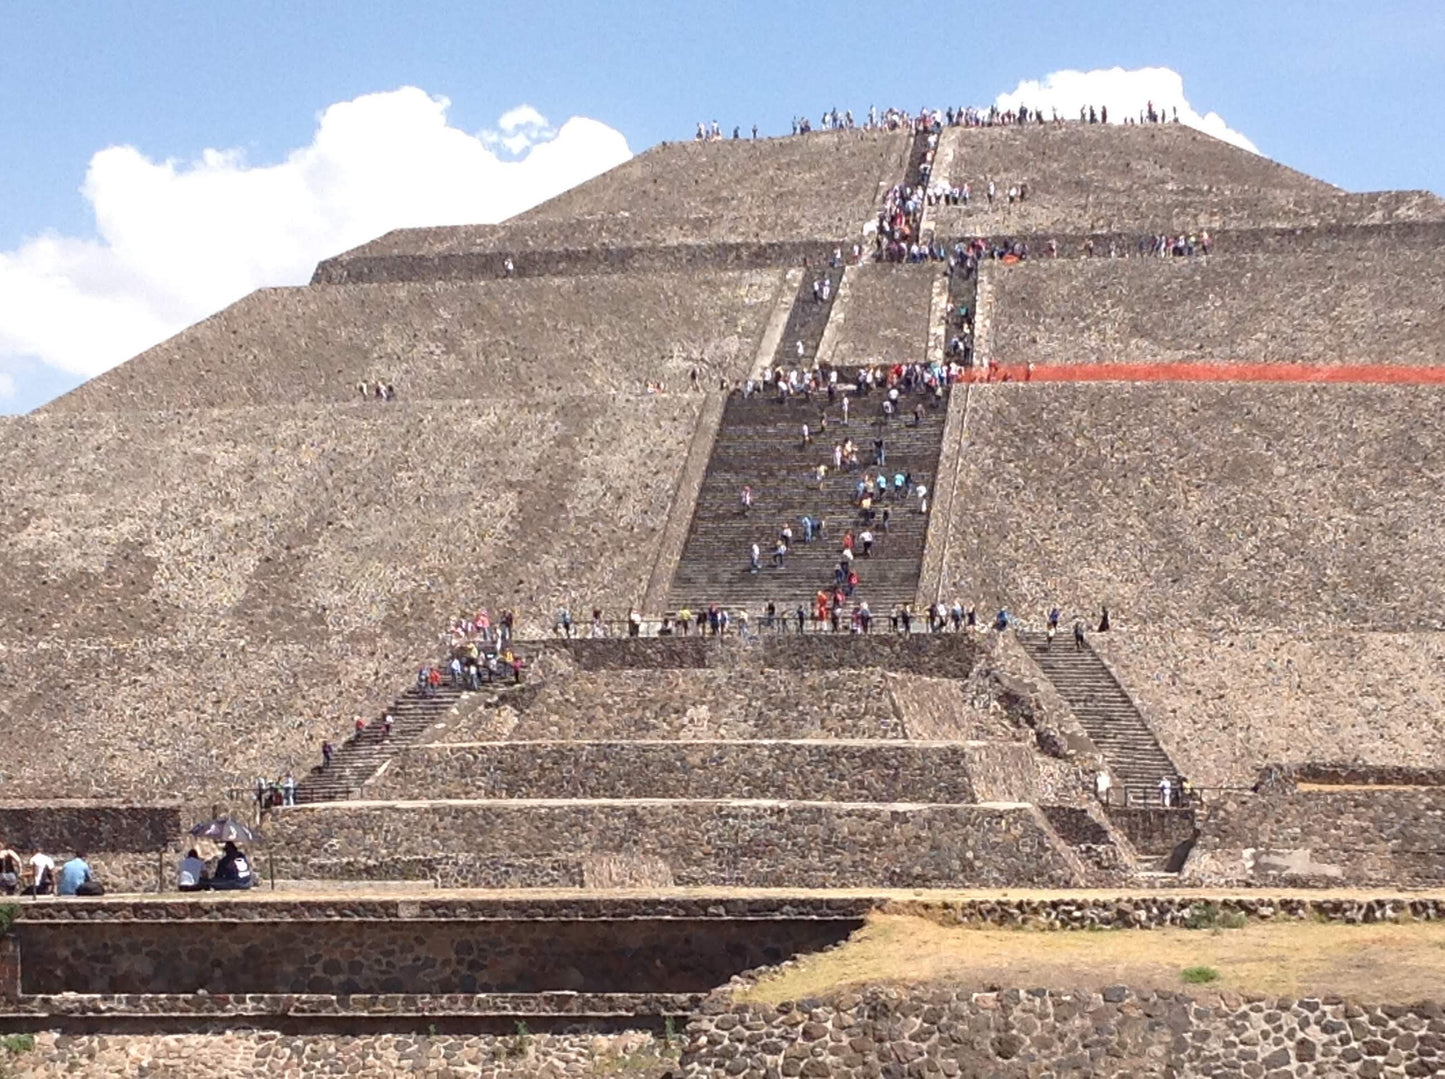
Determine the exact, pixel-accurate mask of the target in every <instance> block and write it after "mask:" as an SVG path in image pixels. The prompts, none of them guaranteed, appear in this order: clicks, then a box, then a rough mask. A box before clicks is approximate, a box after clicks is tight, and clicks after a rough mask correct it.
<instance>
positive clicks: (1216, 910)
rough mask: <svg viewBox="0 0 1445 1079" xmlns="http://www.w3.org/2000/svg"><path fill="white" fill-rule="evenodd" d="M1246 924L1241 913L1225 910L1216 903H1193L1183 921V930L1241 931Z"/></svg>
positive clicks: (1244, 917)
mask: <svg viewBox="0 0 1445 1079" xmlns="http://www.w3.org/2000/svg"><path fill="white" fill-rule="evenodd" d="M1248 924H1249V918H1248V917H1247V916H1246V915H1245V914H1244V912H1243V911H1238V910H1225V909H1224V908H1223V907H1220V906H1219V905H1218V904H1216V903H1195V904H1194V906H1192V907H1190V908H1189V916H1188V917H1187V918H1185V919H1184V928H1185V929H1243V928H1244V927H1245V926H1246V925H1248Z"/></svg>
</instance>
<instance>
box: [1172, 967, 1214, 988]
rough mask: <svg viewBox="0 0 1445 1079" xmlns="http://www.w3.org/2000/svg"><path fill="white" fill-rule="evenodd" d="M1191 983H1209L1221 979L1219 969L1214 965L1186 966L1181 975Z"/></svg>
mask: <svg viewBox="0 0 1445 1079" xmlns="http://www.w3.org/2000/svg"><path fill="white" fill-rule="evenodd" d="M1180 976H1181V977H1182V978H1183V979H1184V980H1185V981H1186V982H1188V983H1189V984H1190V985H1208V984H1209V983H1210V982H1217V981H1219V971H1217V970H1215V969H1214V968H1213V967H1185V968H1184V970H1183V971H1182V972H1181V975H1180Z"/></svg>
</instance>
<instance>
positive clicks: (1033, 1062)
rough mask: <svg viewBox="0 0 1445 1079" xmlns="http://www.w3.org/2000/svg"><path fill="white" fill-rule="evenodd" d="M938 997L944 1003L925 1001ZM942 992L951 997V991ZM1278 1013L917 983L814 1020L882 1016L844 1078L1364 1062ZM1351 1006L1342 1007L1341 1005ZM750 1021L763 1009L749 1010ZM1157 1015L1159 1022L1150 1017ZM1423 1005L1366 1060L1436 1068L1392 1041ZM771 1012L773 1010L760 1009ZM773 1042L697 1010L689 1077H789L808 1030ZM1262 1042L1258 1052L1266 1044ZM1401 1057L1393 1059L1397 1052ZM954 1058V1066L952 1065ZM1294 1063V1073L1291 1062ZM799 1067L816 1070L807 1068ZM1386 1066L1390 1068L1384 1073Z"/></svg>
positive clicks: (1298, 1013)
mask: <svg viewBox="0 0 1445 1079" xmlns="http://www.w3.org/2000/svg"><path fill="white" fill-rule="evenodd" d="M925 998H926V999H928V1000H929V1001H930V1002H931V1004H932V1006H931V1007H929V1008H927V1009H920V1008H919V1007H918V1004H919V1002H920V1001H921V1000H923V999H925ZM940 998H941V999H940ZM1282 1005H1283V1006H1282V1007H1281V1008H1279V1009H1277V1010H1273V1011H1267V1010H1265V1009H1263V1008H1258V1007H1255V1006H1253V1005H1250V1004H1247V1003H1243V1002H1240V1003H1237V1004H1235V1005H1233V1006H1230V1005H1221V1006H1220V1007H1217V1008H1216V1007H1211V1008H1198V1007H1194V1008H1191V1007H1189V1001H1188V998H1187V997H1184V996H1182V995H1178V994H1173V993H1167V992H1160V991H1153V990H1147V991H1142V992H1134V991H1132V990H1131V989H1130V988H1129V987H1127V986H1112V987H1110V988H1108V989H1104V990H1102V991H1093V992H1088V991H1082V992H1080V991H1058V990H1040V991H1038V992H1031V993H1028V994H1020V993H1018V992H1017V991H1010V992H1006V993H999V994H993V993H987V994H980V993H975V992H973V991H972V990H971V989H965V988H958V989H945V990H942V991H940V990H939V988H938V987H922V986H920V987H909V988H905V989H896V988H890V989H877V988H869V989H865V990H864V991H863V992H862V993H861V994H858V995H856V996H852V997H850V998H849V999H848V1000H846V1001H844V1000H839V1001H836V1002H832V1003H828V1004H826V1005H824V1006H822V1007H816V1006H815V1007H814V1008H813V1009H812V1012H811V1013H810V1015H811V1018H810V1020H809V1022H808V1024H807V1026H806V1027H805V1028H804V1029H806V1030H808V1031H810V1034H809V1035H808V1037H809V1040H811V1041H814V1042H817V1041H820V1040H822V1039H824V1038H826V1037H828V1036H829V1033H830V1032H831V1033H833V1034H837V1033H839V1032H841V1031H846V1030H850V1029H853V1028H854V1027H856V1026H857V1025H858V1024H859V1023H863V1022H866V1023H869V1024H873V1025H874V1026H875V1027H876V1029H878V1031H879V1032H880V1037H879V1038H878V1039H877V1040H873V1039H869V1038H853V1039H852V1040H851V1041H850V1042H849V1048H850V1050H851V1055H850V1056H849V1057H848V1058H846V1059H844V1058H837V1057H835V1058H833V1059H831V1060H830V1061H829V1066H830V1069H831V1070H829V1071H827V1072H826V1073H819V1074H827V1075H830V1076H833V1077H836V1079H865V1077H868V1079H873V1077H876V1076H879V1075H888V1074H894V1073H895V1072H894V1069H896V1068H898V1066H899V1065H900V1064H904V1063H907V1062H915V1063H916V1062H921V1061H924V1060H928V1061H929V1062H936V1064H935V1065H934V1066H931V1067H930V1066H925V1067H924V1068H923V1070H909V1071H907V1072H906V1073H905V1072H902V1071H899V1072H897V1074H908V1075H914V1074H917V1075H943V1074H961V1075H1002V1076H1020V1077H1022V1076H1026V1075H1027V1076H1032V1075H1035V1074H1089V1075H1097V1076H1111V1077H1124V1076H1151V1077H1152V1076H1161V1077H1162V1076H1169V1075H1254V1076H1262V1075H1265V1074H1280V1075H1292V1076H1302V1077H1314V1076H1319V1077H1321V1079H1324V1077H1327V1076H1328V1077H1334V1076H1338V1075H1340V1074H1342V1072H1341V1070H1340V1068H1339V1066H1338V1064H1337V1061H1344V1062H1346V1063H1347V1064H1349V1063H1352V1062H1360V1061H1361V1054H1360V1051H1359V1050H1357V1049H1356V1048H1355V1047H1354V1046H1353V1045H1352V1044H1351V1042H1350V1035H1349V1033H1348V1032H1347V1031H1345V1032H1337V1033H1336V1034H1333V1035H1330V1034H1321V1036H1320V1037H1319V1038H1318V1039H1314V1038H1295V1039H1290V1038H1289V1033H1288V1032H1289V1031H1291V1030H1293V1029H1294V1028H1295V1027H1296V1026H1297V1025H1299V1024H1300V1023H1301V1022H1302V1021H1304V1020H1306V1019H1307V1018H1308V1016H1309V1015H1310V1013H1309V1012H1308V1011H1306V1010H1304V1009H1303V1008H1301V1007H1300V1005H1299V1004H1298V1003H1296V1002H1294V1001H1285V1002H1282ZM1333 1007H1334V1010H1335V1011H1336V1012H1342V1011H1343V1008H1342V1007H1341V1006H1339V1005H1335V1006H1333ZM743 1014H744V1016H745V1017H751V1016H752V1014H753V1012H752V1007H751V1006H746V1005H745V1006H743ZM1141 1015H1142V1016H1146V1017H1149V1019H1148V1020H1145V1019H1141V1018H1140V1016H1141ZM1416 1016H1417V1010H1416V1009H1414V1008H1410V1007H1403V1008H1401V1009H1400V1014H1399V1015H1398V1016H1397V1017H1392V1018H1390V1019H1387V1020H1386V1024H1387V1025H1386V1027H1385V1028H1384V1031H1383V1033H1382V1034H1381V1036H1380V1037H1379V1038H1371V1039H1369V1040H1368V1041H1367V1042H1366V1043H1365V1045H1364V1047H1363V1049H1364V1055H1365V1059H1364V1060H1363V1062H1361V1063H1360V1064H1359V1065H1358V1068H1357V1070H1358V1071H1359V1073H1360V1074H1367V1073H1368V1072H1367V1071H1366V1070H1365V1065H1368V1064H1372V1063H1374V1064H1379V1065H1382V1066H1385V1067H1389V1068H1398V1069H1401V1070H1400V1071H1399V1072H1391V1074H1410V1075H1415V1074H1420V1075H1428V1074H1433V1071H1434V1069H1433V1067H1432V1065H1431V1063H1430V1062H1426V1061H1424V1060H1423V1059H1422V1058H1421V1057H1419V1056H1418V1055H1415V1054H1414V1053H1413V1052H1412V1051H1410V1050H1406V1049H1393V1050H1392V1049H1391V1047H1390V1045H1389V1044H1388V1042H1387V1041H1386V1040H1385V1039H1386V1038H1387V1037H1395V1036H1397V1035H1398V1034H1399V1033H1402V1028H1403V1026H1404V1025H1405V1024H1408V1023H1410V1022H1411V1021H1412V1020H1413V1021H1418V1019H1417V1018H1416ZM759 1018H761V1016H759ZM764 1022H765V1023H766V1029H765V1031H764V1033H765V1034H766V1035H767V1041H768V1042H769V1043H770V1049H769V1050H766V1051H765V1050H763V1049H762V1048H761V1045H762V1043H761V1042H760V1043H758V1044H757V1045H754V1046H748V1047H745V1048H744V1049H743V1050H742V1052H741V1053H740V1054H729V1055H727V1056H726V1057H723V1056H721V1055H720V1054H718V1053H716V1052H715V1051H714V1049H713V1042H712V1039H711V1038H710V1037H709V1036H708V1035H709V1032H710V1031H711V1030H714V1029H716V1019H715V1017H713V1016H711V1015H709V1014H707V1013H706V1010H705V1009H704V1011H703V1013H702V1014H696V1015H694V1017H693V1019H692V1021H691V1022H690V1023H689V1025H688V1033H689V1035H690V1037H691V1039H692V1040H691V1042H690V1044H689V1045H688V1047H687V1048H686V1049H685V1050H684V1052H683V1057H682V1062H681V1063H682V1070H681V1074H682V1075H684V1076H688V1077H691V1079H705V1077H707V1079H711V1077H714V1076H722V1075H726V1074H730V1073H732V1074H743V1073H747V1074H757V1075H765V1074H775V1072H773V1071H772V1069H776V1068H781V1069H782V1074H788V1068H787V1065H788V1062H789V1061H790V1060H794V1061H796V1060H798V1059H804V1060H806V1059H808V1058H807V1057H806V1056H804V1057H801V1058H800V1057H799V1056H796V1055H792V1054H793V1053H794V1051H795V1050H797V1049H798V1048H799V1047H800V1046H802V1045H803V1044H804V1042H803V1041H801V1040H800V1035H799V1032H798V1028H796V1027H794V1026H791V1025H788V1024H785V1023H782V1022H779V1021H778V1020H777V1019H776V1018H771V1017H770V1019H768V1020H764ZM1256 1047H1258V1048H1256ZM1387 1054H1389V1055H1387ZM946 1063H951V1064H953V1065H954V1070H953V1071H952V1072H949V1071H947V1070H946V1069H945V1068H944V1067H943V1065H944V1064H946ZM1279 1069H1283V1070H1279ZM798 1074H806V1073H805V1072H799V1073H798ZM1374 1074H1384V1072H1383V1071H1381V1070H1378V1069H1377V1070H1376V1071H1375V1072H1374Z"/></svg>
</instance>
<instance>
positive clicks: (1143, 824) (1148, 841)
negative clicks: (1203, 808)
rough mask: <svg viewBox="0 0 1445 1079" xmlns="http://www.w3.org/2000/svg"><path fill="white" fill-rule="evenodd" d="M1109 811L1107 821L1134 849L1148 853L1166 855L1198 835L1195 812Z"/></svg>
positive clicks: (1157, 809)
mask: <svg viewBox="0 0 1445 1079" xmlns="http://www.w3.org/2000/svg"><path fill="white" fill-rule="evenodd" d="M1108 812H1109V820H1111V821H1112V822H1113V823H1114V825H1115V826H1116V827H1117V828H1118V829H1119V830H1120V831H1121V832H1123V833H1124V834H1125V835H1126V836H1128V837H1129V842H1131V843H1132V844H1134V849H1135V850H1139V851H1143V852H1145V853H1148V854H1168V853H1169V852H1170V851H1172V850H1174V848H1175V847H1177V846H1179V844H1181V843H1187V842H1189V841H1190V840H1192V839H1193V838H1194V837H1195V835H1196V834H1197V833H1196V829H1195V823H1194V813H1193V811H1192V810H1188V809H1164V808H1163V807H1149V808H1126V807H1124V806H1110V807H1109V811H1108Z"/></svg>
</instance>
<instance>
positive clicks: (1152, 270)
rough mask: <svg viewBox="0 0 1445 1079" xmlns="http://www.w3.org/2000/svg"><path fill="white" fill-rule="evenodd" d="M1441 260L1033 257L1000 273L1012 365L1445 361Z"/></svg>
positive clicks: (1002, 357)
mask: <svg viewBox="0 0 1445 1079" xmlns="http://www.w3.org/2000/svg"><path fill="white" fill-rule="evenodd" d="M1442 276H1445V258H1442V256H1441V255H1440V254H1439V253H1438V252H1432V251H1409V250H1407V251H1401V250H1384V251H1365V252H1352V253H1350V254H1348V255H1345V254H1333V255H1293V256H1291V255H1261V256H1238V255H1229V254H1227V253H1225V254H1218V255H1215V256H1214V257H1212V258H1209V259H1200V258H1193V259H1188V258H1182V259H1181V258H1170V259H1158V258H1130V259H1094V260H1089V259H1082V260H1064V259H1058V260H1043V261H1038V262H1035V261H1032V260H1030V261H1029V262H1027V263H1025V264H1022V265H1019V266H1013V267H1005V268H1004V269H1003V270H1002V271H1001V272H999V273H997V274H996V275H995V278H994V280H995V298H994V303H995V305H996V306H995V330H994V335H993V354H992V355H993V358H994V359H996V360H997V361H998V362H1000V363H1010V364H1023V363H1035V364H1045V363H1048V364H1059V363H1062V364H1077V363H1169V362H1180V361H1183V362H1192V363H1198V362H1201V361H1211V360H1220V361H1232V360H1241V361H1250V362H1268V363H1286V364H1294V363H1331V364H1341V363H1345V364H1370V363H1377V364H1387V365H1389V364H1406V365H1409V364H1431V365H1433V364H1439V363H1441V362H1445V343H1442V342H1445V313H1442V311H1445V309H1442V306H1441V301H1440V295H1441V279H1442Z"/></svg>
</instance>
